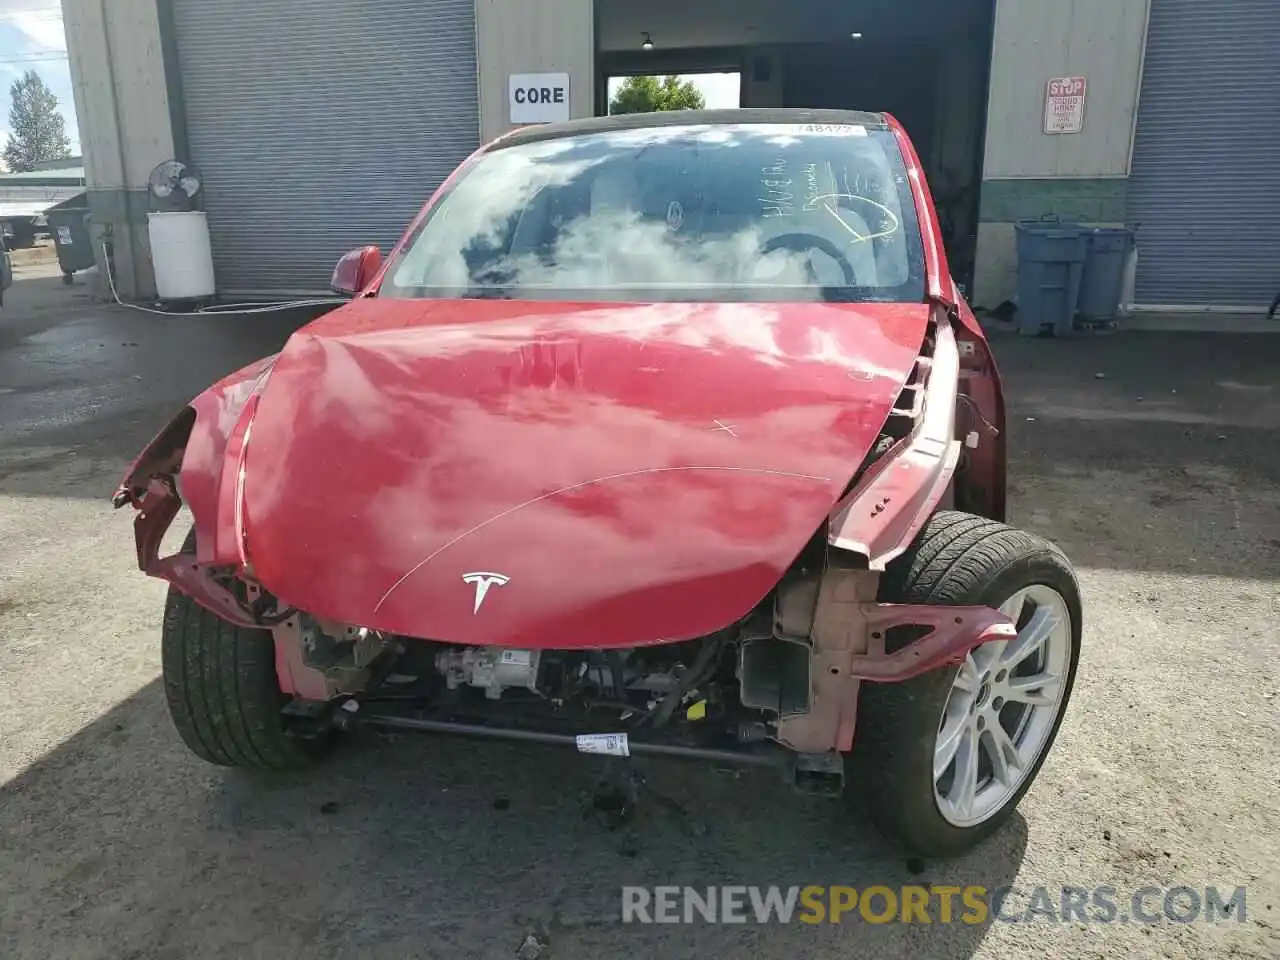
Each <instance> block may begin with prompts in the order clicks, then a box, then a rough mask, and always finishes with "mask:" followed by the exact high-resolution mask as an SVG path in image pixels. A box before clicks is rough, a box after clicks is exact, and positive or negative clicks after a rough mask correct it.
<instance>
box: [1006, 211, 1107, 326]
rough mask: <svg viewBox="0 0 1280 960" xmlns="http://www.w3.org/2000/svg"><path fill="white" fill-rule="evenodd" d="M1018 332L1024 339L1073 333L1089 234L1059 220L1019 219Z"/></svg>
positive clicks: (1052, 218)
mask: <svg viewBox="0 0 1280 960" xmlns="http://www.w3.org/2000/svg"><path fill="white" fill-rule="evenodd" d="M1015 232H1016V235H1017V243H1018V330H1019V332H1020V333H1022V334H1023V336H1032V337H1034V336H1040V335H1042V334H1045V333H1049V334H1052V335H1054V336H1061V335H1067V334H1070V332H1071V329H1072V325H1073V323H1074V321H1075V314H1076V305H1077V304H1078V303H1079V300H1080V281H1081V279H1082V274H1083V272H1084V261H1085V257H1086V256H1087V254H1088V248H1089V235H1088V231H1086V230H1085V229H1084V228H1083V227H1081V226H1080V225H1079V224H1076V223H1068V222H1066V221H1063V220H1059V219H1058V218H1057V217H1046V218H1043V219H1040V220H1019V221H1018V222H1017V224H1015Z"/></svg>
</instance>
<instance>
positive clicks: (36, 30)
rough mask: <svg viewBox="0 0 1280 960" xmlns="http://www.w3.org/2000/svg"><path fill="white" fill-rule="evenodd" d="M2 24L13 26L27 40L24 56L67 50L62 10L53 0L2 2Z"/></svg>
mask: <svg viewBox="0 0 1280 960" xmlns="http://www.w3.org/2000/svg"><path fill="white" fill-rule="evenodd" d="M0 23H3V24H6V25H8V26H11V27H13V28H14V29H15V30H17V31H18V32H19V33H21V34H22V36H23V38H24V39H25V40H26V41H27V42H26V43H24V44H23V49H22V50H21V51H20V52H22V53H51V52H56V53H61V52H65V51H66V49H67V34H66V30H64V29H63V26H62V7H61V5H60V4H58V3H57V2H51V0H0Z"/></svg>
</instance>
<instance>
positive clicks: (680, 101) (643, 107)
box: [609, 76, 707, 114]
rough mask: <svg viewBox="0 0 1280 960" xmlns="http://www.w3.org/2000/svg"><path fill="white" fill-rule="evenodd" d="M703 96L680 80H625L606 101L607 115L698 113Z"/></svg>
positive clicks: (702, 103)
mask: <svg viewBox="0 0 1280 960" xmlns="http://www.w3.org/2000/svg"><path fill="white" fill-rule="evenodd" d="M706 105H707V101H706V98H705V97H703V95H702V92H701V91H700V90H699V89H698V88H697V87H695V86H694V85H693V84H692V83H690V82H689V81H688V80H681V79H680V78H679V77H672V76H669V77H663V78H662V79H661V80H659V78H657V77H627V79H626V82H624V83H623V84H622V86H621V87H619V88H618V94H617V96H615V97H614V98H613V99H612V100H610V101H609V113H611V114H615V113H653V112H654V111H656V110H701V109H702V108H703V107H705V106H706Z"/></svg>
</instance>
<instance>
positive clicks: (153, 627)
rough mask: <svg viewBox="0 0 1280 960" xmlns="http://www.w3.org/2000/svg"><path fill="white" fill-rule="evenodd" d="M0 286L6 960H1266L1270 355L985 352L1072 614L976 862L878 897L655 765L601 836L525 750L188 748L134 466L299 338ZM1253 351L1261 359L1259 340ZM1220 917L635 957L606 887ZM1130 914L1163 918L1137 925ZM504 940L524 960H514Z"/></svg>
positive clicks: (1086, 344) (1276, 489)
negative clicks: (1078, 897) (1045, 716)
mask: <svg viewBox="0 0 1280 960" xmlns="http://www.w3.org/2000/svg"><path fill="white" fill-rule="evenodd" d="M49 272H50V271H49V270H48V268H36V269H27V270H22V271H20V273H19V282H18V283H17V284H16V286H15V287H14V288H13V289H12V290H10V291H9V292H8V296H7V297H6V302H5V305H4V308H3V310H2V311H0V544H3V545H4V550H3V551H2V552H0V664H3V673H2V674H0V676H2V677H3V680H2V681H0V689H2V690H3V696H0V957H3V958H5V960H18V958H26V957H30V958H38V960H46V958H50V957H54V958H61V957H77V958H80V957H84V958H89V957H101V958H110V960H121V958H126V957H127V958H142V957H146V958H153V957H154V958H165V957H173V958H195V957H271V958H273V960H276V958H280V957H307V958H321V957H361V958H384V957H385V958H395V960H401V958H406V957H451V958H452V957H513V956H516V955H517V952H518V951H519V950H520V948H521V946H522V944H523V945H524V951H523V953H522V954H521V955H522V956H524V957H526V958H530V957H534V956H537V957H539V960H547V958H554V960H569V958H587V957H608V956H622V955H637V956H639V955H649V956H664V957H685V956H688V957H694V956H697V957H738V956H746V955H755V956H758V957H765V958H768V957H777V958H791V957H795V956H805V957H813V958H824V957H855V956H876V957H889V958H892V957H920V956H925V957H930V958H962V957H983V958H986V957H991V958H996V957H1000V958H1007V957H1022V956H1033V955H1036V956H1039V955H1047V956H1052V957H1055V958H1061V960H1066V958H1083V957H1099V958H1101V957H1108V958H1110V957H1120V956H1124V957H1151V958H1156V957H1170V958H1183V957H1276V956H1280V909H1273V908H1276V905H1277V902H1278V901H1280V869H1278V867H1277V864H1280V805H1278V804H1277V802H1276V799H1275V798H1276V795H1277V793H1276V791H1277V786H1278V785H1280V784H1278V778H1280V751H1278V748H1277V743H1278V742H1280V722H1278V721H1280V714H1278V711H1280V667H1278V666H1277V653H1280V636H1278V631H1277V627H1276V626H1275V624H1276V622H1277V617H1278V615H1280V600H1278V596H1277V589H1276V583H1277V578H1278V577H1280V377H1278V376H1277V371H1280V337H1277V336H1259V337H1252V338H1245V337H1225V336H1219V337H1214V336H1209V335H1195V334H1174V335H1161V334H1141V335H1140V334H1130V335H1115V336H1111V337H1100V338H1096V339H1086V340H1081V341H1072V342H1051V341H1026V340H1019V339H1014V338H1001V339H999V340H998V341H997V352H998V355H999V357H1000V360H1001V362H1002V366H1003V368H1004V371H1005V375H1006V378H1007V381H1008V387H1009V399H1010V435H1011V450H1012V456H1013V462H1012V465H1011V470H1012V497H1013V502H1012V514H1013V520H1014V522H1016V523H1018V524H1020V525H1023V526H1026V527H1027V528H1029V529H1031V530H1034V531H1036V532H1039V533H1042V534H1045V535H1047V536H1049V537H1052V538H1053V539H1055V540H1057V541H1058V542H1059V543H1060V544H1061V545H1062V546H1063V547H1064V548H1065V549H1066V550H1067V551H1068V553H1069V554H1070V555H1071V556H1072V558H1073V559H1074V561H1075V562H1076V563H1077V565H1078V567H1079V570H1080V575H1081V580H1082V584H1083V587H1084V590H1085V595H1086V611H1087V623H1086V630H1085V651H1084V655H1083V659H1082V663H1081V668H1080V677H1079V681H1078V684H1077V688H1076V693H1075V697H1074V700H1073V703H1072V705H1071V708H1070V711H1069V714H1068V716H1067V719H1066V722H1065V725H1064V726H1063V729H1062V733H1061V736H1060V738H1059V740H1058V744H1057V746H1056V747H1055V749H1054V752H1053V754H1052V755H1051V757H1050V759H1049V761H1048V763H1047V764H1046V766H1045V768H1044V770H1043V772H1042V774H1041V776H1040V779H1039V781H1038V782H1037V784H1036V785H1035V787H1034V788H1033V790H1032V791H1031V793H1030V794H1029V795H1028V796H1027V798H1026V799H1025V800H1024V802H1023V804H1022V806H1021V809H1020V813H1019V815H1017V816H1016V817H1015V818H1014V820H1013V821H1012V823H1011V824H1010V826H1009V827H1008V828H1007V829H1006V830H1004V831H1003V832H1002V833H1001V834H1000V835H999V836H997V837H996V838H995V839H993V840H992V841H990V842H988V843H987V844H985V845H984V846H983V847H982V848H980V849H979V850H978V851H976V852H975V853H973V854H972V855H970V856H968V857H966V858H963V859H960V860H957V861H954V862H949V863H937V864H934V863H927V864H918V863H907V862H905V861H904V860H903V858H902V857H901V856H900V855H899V854H898V853H896V852H895V851H894V850H893V849H891V848H889V847H888V846H887V845H886V844H885V843H884V842H883V841H881V840H880V839H879V838H878V837H877V836H876V834H875V833H874V832H873V830H872V829H871V828H870V827H869V826H868V825H867V824H866V823H865V822H863V821H862V820H861V819H860V818H858V817H857V816H851V815H850V814H848V813H847V812H846V811H845V810H844V809H843V808H842V807H839V806H838V805H835V804H832V803H830V802H828V801H821V800H807V799H802V798H799V797H796V796H794V795H792V794H791V793H790V791H789V790H788V789H787V788H786V787H785V786H784V785H782V784H779V783H777V782H776V781H775V780H774V779H773V778H772V777H771V776H770V775H768V774H764V773H749V774H731V773H729V772H726V771H718V770H715V769H711V768H704V767H700V766H696V765H695V766H690V765H672V764H659V763H655V764H649V765H647V770H648V777H649V781H650V784H651V786H652V793H653V796H652V798H651V801H650V802H648V803H647V804H646V805H645V806H644V807H643V808H642V810H641V813H640V814H639V816H638V819H637V820H636V822H635V823H634V824H633V825H631V826H630V827H628V828H625V829H623V830H621V831H617V832H610V831H608V830H606V829H604V828H603V827H602V826H601V825H599V824H598V823H596V822H595V821H594V820H593V819H591V818H588V817H586V816H584V813H583V811H584V802H585V798H586V797H587V796H588V794H589V791H590V788H591V786H592V783H593V779H594V774H595V772H596V770H597V768H596V767H595V766H594V765H593V764H592V763H590V762H586V761H582V760H580V759H579V758H578V757H577V756H575V755H569V754H565V753H561V752H557V751H554V750H549V749H541V748H531V747H512V746H494V745H484V746H477V745H476V744H473V743H470V742H467V741H453V740H434V739H428V738H418V737H410V738H406V739H392V738H386V737H375V736H364V737H361V738H359V739H358V740H357V741H356V742H355V743H353V744H351V745H350V746H348V747H346V748H344V749H343V750H342V751H341V752H340V754H339V756H338V757H337V758H336V759H335V760H334V761H333V762H332V763H331V764H330V765H329V766H327V767H326V768H324V771H323V773H321V774H316V775H311V776H305V777H261V776H251V775H246V774H240V773H236V772H226V771H221V770H218V769H214V768H212V767H209V766H206V765H203V764H202V763H200V762H198V761H197V760H195V759H194V758H192V757H191V756H190V755H189V754H187V752H186V751H185V750H184V748H183V747H182V746H181V745H180V743H179V742H178V740H177V737H176V735H175V733H174V732H173V730H172V729H171V726H170V723H169V720H168V716H167V714H166V711H165V707H164V703H163V697H162V691H161V687H160V681H159V679H158V677H159V643H158V626H159V618H160V609H161V604H162V599H163V590H162V588H161V585H160V584H158V583H156V582H152V581H149V580H147V579H146V578H144V577H142V576H141V575H140V574H138V573H137V572H136V571H135V570H134V569H133V564H132V559H131V534H130V530H129V520H128V517H127V516H126V515H125V514H123V513H113V511H112V510H111V509H110V506H109V505H108V503H107V501H106V498H107V496H108V495H109V492H110V489H111V487H112V485H113V484H114V483H115V481H116V480H117V479H118V477H119V475H120V473H121V471H122V469H123V467H124V465H125V458H126V457H128V456H130V455H132V454H133V453H135V452H136V450H137V449H138V448H139V447H140V445H141V444H142V443H144V442H145V441H146V440H147V439H148V438H149V437H150V436H151V435H152V433H154V431H155V430H156V429H157V428H158V427H159V426H160V425H161V424H162V423H163V422H164V420H165V419H166V418H167V416H168V415H169V414H170V413H172V412H173V411H174V410H175V409H176V408H177V407H178V406H179V405H181V404H182V403H183V402H184V401H185V400H186V399H187V398H188V397H189V395H191V394H192V393H194V392H196V391H198V390H199V389H201V388H202V387H203V386H205V385H206V384H207V383H208V382H209V381H210V380H212V379H213V378H214V377H216V376H217V375H219V374H221V373H224V372H227V371H229V370H232V369H234V368H236V367H238V366H240V365H241V364H242V363H244V362H247V361H248V360H250V359H253V358H255V357H257V356H259V355H261V354H264V353H267V352H270V351H271V350H273V349H275V348H276V346H277V345H278V344H279V343H280V342H282V340H283V339H284V337H285V336H287V334H288V332H289V329H290V328H291V324H292V323H295V322H296V318H292V319H290V318H264V317H256V318H242V319H230V318H218V319H211V318H201V319H176V318H162V317H152V316H146V315H143V314H138V313H133V312H127V311H125V310H122V309H119V308H106V307H103V306H100V305H97V304H95V303H93V302H92V301H91V300H89V298H88V297H87V295H86V294H85V293H84V289H83V287H82V286H79V285H77V286H75V287H70V288H64V287H62V286H61V284H60V282H59V281H58V280H57V279H56V278H50V277H49V276H48V274H49ZM1277 326H1278V327H1280V324H1278V325H1277ZM905 883H934V884H948V883H949V884H981V885H984V886H987V887H989V888H995V887H999V886H1002V885H1009V884H1012V885H1014V886H1015V887H1016V888H1018V890H1019V891H1022V892H1023V894H1024V896H1023V899H1022V900H1020V901H1019V900H1017V899H1016V898H1015V899H1014V900H1011V901H1010V902H1011V903H1016V904H1018V906H1016V907H1015V908H1013V909H1015V910H1017V909H1023V908H1024V907H1025V906H1026V903H1027V901H1026V896H1029V895H1030V892H1031V891H1032V890H1034V888H1035V887H1037V886H1044V887H1047V888H1049V890H1050V891H1051V897H1052V898H1053V899H1054V900H1055V901H1056V900H1057V896H1058V891H1059V889H1060V888H1061V887H1062V886H1064V885H1066V886H1076V887H1085V888H1095V887H1098V886H1111V887H1115V888H1116V889H1117V891H1118V900H1119V901H1120V903H1121V906H1122V908H1123V907H1124V906H1126V905H1127V903H1128V896H1129V894H1130V893H1131V892H1133V891H1135V890H1137V889H1139V888H1142V887H1144V886H1154V887H1161V888H1167V887H1173V886H1178V885H1184V886H1188V887H1191V888H1195V889H1199V890H1203V889H1204V888H1205V887H1206V886H1210V885H1217V886H1219V887H1223V888H1225V890H1226V892H1227V893H1228V895H1229V893H1230V892H1231V891H1233V890H1234V889H1235V888H1236V887H1238V886H1246V887H1247V888H1248V889H1247V901H1246V902H1247V916H1246V919H1245V921H1244V922H1237V921H1236V920H1227V921H1219V922H1217V923H1206V922H1204V921H1203V920H1197V921H1195V922H1191V923H1186V924H1180V923H1174V922H1171V921H1168V920H1164V919H1162V920H1161V921H1160V922H1158V923H1155V924H1139V923H1133V922H1130V923H1119V922H1116V923H1111V924H1082V923H1079V922H1072V923H1052V922H1050V921H1049V920H1047V919H1045V918H1043V917H1041V918H1039V919H1037V920H1036V921H1035V922H1031V923H1027V922H1023V923H1018V924H1014V923H1005V922H997V923H993V924H987V925H975V926H968V925H965V924H953V925H942V924H936V923H935V924H933V925H929V926H924V925H919V924H916V925H902V924H886V925H871V924H867V923H864V922H861V921H854V922H846V923H844V924H840V925H824V926H816V927H813V926H803V925H799V924H793V925H770V926H758V925H756V924H748V925H746V926H710V925H706V924H698V925H689V926H686V925H680V926H635V925H626V926H624V925H622V924H621V923H619V922H618V919H617V918H618V915H619V910H620V895H619V888H620V886H621V885H623V884H641V885H650V886H652V885H658V884H696V885H699V886H703V885H707V884H764V885H767V884H779V885H789V884H847V885H851V886H856V887H865V886H867V885H870V884H887V885H889V886H896V885H900V884H905ZM1148 903H1149V904H1151V905H1152V907H1153V909H1154V910H1155V911H1156V912H1157V913H1159V912H1160V898H1159V897H1158V896H1157V897H1154V898H1153V899H1151V900H1150V901H1148ZM530 937H532V938H533V939H532V940H531V939H529V938H530Z"/></svg>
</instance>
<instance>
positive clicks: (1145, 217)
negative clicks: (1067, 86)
mask: <svg viewBox="0 0 1280 960" xmlns="http://www.w3.org/2000/svg"><path fill="white" fill-rule="evenodd" d="M1129 218H1130V219H1131V220H1134V221H1137V222H1138V223H1139V224H1140V228H1139V232H1138V243H1139V250H1140V252H1139V258H1138V276H1137V301H1138V302H1139V303H1142V304H1153V305H1154V304H1188V305H1190V304H1204V305H1208V304H1213V305H1224V306H1233V305H1241V306H1256V305H1259V304H1267V303H1269V302H1270V301H1271V298H1272V297H1274V296H1275V294H1276V290H1277V289H1280V0H1213V2H1212V3H1206V2H1204V0H1152V3H1151V22H1150V28H1149V31H1148V39H1147V53H1146V62H1145V65H1144V69H1143V80H1142V97H1141V100H1140V101H1139V105H1138V124H1137V134H1136V139H1135V141H1134V150H1133V166H1132V172H1131V175H1130V184H1129Z"/></svg>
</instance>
